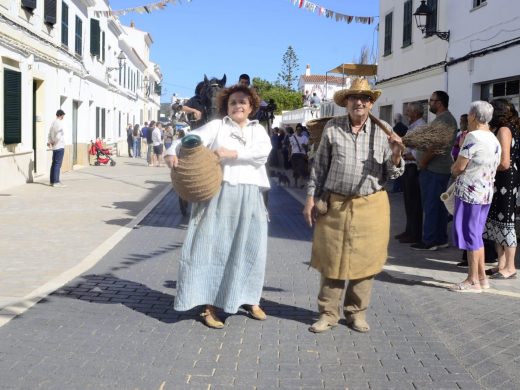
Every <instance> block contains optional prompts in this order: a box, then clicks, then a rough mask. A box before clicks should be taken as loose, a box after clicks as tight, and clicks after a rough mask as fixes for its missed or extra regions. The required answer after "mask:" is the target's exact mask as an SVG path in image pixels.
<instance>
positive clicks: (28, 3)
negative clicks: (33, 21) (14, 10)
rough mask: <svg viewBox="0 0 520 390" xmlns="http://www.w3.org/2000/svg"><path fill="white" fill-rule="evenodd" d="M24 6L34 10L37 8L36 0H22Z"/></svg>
mask: <svg viewBox="0 0 520 390" xmlns="http://www.w3.org/2000/svg"><path fill="white" fill-rule="evenodd" d="M22 7H23V8H26V9H28V10H30V11H31V12H32V10H33V9H35V8H36V0H22Z"/></svg>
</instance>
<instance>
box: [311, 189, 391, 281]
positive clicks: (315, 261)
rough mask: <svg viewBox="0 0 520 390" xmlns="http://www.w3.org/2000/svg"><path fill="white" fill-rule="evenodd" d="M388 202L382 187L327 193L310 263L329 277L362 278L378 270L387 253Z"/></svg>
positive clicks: (315, 234)
mask: <svg viewBox="0 0 520 390" xmlns="http://www.w3.org/2000/svg"><path fill="white" fill-rule="evenodd" d="M389 238H390V204H389V202H388V195H387V193H386V192H385V191H378V192H376V193H374V194H372V195H369V196H363V197H356V198H352V197H345V196H343V195H339V194H334V193H332V194H331V195H330V200H329V208H328V212H327V214H325V215H320V216H319V217H318V219H317V221H316V226H315V229H314V239H313V243H312V257H311V267H313V268H316V269H317V270H318V271H320V273H321V274H322V275H323V276H325V277H327V278H330V279H340V280H347V279H349V280H350V279H352V280H355V279H361V278H365V277H368V276H371V275H375V274H377V273H379V272H381V269H382V268H383V265H384V264H385V262H386V259H387V255H388V241H389Z"/></svg>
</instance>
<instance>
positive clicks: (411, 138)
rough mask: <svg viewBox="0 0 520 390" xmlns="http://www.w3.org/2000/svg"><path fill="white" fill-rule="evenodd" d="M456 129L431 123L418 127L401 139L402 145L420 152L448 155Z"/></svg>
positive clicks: (438, 123) (443, 124)
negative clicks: (427, 151)
mask: <svg viewBox="0 0 520 390" xmlns="http://www.w3.org/2000/svg"><path fill="white" fill-rule="evenodd" d="M456 133H457V129H454V128H452V127H449V126H446V124H445V123H441V122H432V123H429V124H427V125H424V126H420V127H418V128H417V129H416V130H414V131H413V132H412V133H411V134H407V135H405V136H404V137H403V143H404V144H405V145H406V146H408V147H410V148H415V149H417V150H421V151H426V150H429V151H432V152H433V153H434V154H446V153H450V150H451V147H452V145H453V141H454V140H455V136H456Z"/></svg>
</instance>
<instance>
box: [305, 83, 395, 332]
mask: <svg viewBox="0 0 520 390" xmlns="http://www.w3.org/2000/svg"><path fill="white" fill-rule="evenodd" d="M380 95H381V91H380V90H373V89H372V88H371V86H370V85H369V83H368V81H367V80H366V79H364V78H359V79H354V80H353V82H352V86H351V88H350V89H344V90H341V91H338V92H336V93H335V94H334V101H335V102H336V104H337V105H339V106H342V107H346V109H347V115H345V116H340V117H334V118H332V119H331V120H330V121H329V122H328V123H327V124H326V125H325V128H324V130H323V136H322V138H321V143H320V145H319V147H318V150H317V152H316V157H315V160H314V164H313V166H312V169H311V176H310V179H309V182H308V186H307V201H306V204H305V208H304V210H303V214H304V217H305V220H306V222H307V223H308V224H309V226H312V225H313V223H315V224H316V227H315V229H314V238H313V246H312V256H311V266H312V267H313V268H315V269H317V270H318V271H319V272H320V273H321V283H320V291H319V295H318V308H319V312H320V318H319V320H318V321H317V322H316V323H314V324H313V325H312V326H311V327H310V328H309V330H310V331H311V332H315V333H320V332H324V331H326V330H329V329H331V328H332V327H335V326H336V325H337V324H338V321H339V319H340V311H339V306H340V299H341V296H342V293H343V290H344V288H345V281H346V280H349V282H348V286H347V288H346V293H345V300H344V304H343V312H344V314H345V318H346V322H347V325H348V326H350V327H351V328H352V329H354V330H356V331H359V332H368V331H369V329H370V327H369V325H368V323H367V321H366V317H365V314H366V310H367V308H368V305H369V302H370V295H371V292H372V285H373V282H374V277H375V275H376V274H377V273H379V272H380V271H381V269H382V268H383V265H384V263H385V261H386V258H387V250H388V241H389V235H390V205H389V201H388V195H387V193H386V192H385V190H384V189H385V182H386V181H387V180H388V179H394V178H397V177H399V176H400V175H402V174H403V172H404V161H403V160H402V157H401V155H402V152H403V150H404V146H403V143H402V141H401V138H400V137H399V136H398V135H397V134H395V133H393V132H392V127H391V126H390V125H389V124H388V123H386V122H383V121H380V120H379V119H377V118H375V117H374V116H373V115H371V114H370V109H371V108H372V106H373V104H374V102H375V101H376V99H377V98H378V97H379V96H380ZM323 204H325V207H323ZM320 206H321V207H320Z"/></svg>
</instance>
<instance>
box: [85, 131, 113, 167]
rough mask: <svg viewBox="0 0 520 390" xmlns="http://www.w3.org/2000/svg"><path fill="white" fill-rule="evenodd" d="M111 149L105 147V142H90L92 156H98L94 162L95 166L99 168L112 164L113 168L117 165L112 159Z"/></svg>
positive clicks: (98, 140)
mask: <svg viewBox="0 0 520 390" xmlns="http://www.w3.org/2000/svg"><path fill="white" fill-rule="evenodd" d="M110 149H111V148H105V147H103V142H101V139H99V138H98V139H96V142H94V141H90V148H89V150H88V152H89V154H90V155H91V156H96V160H95V161H94V165H96V166H99V165H101V164H103V165H105V164H108V163H109V162H110V166H111V167H113V166H114V165H116V161H115V160H114V159H113V158H112V157H110V156H111V155H112V152H111V150H110Z"/></svg>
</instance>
